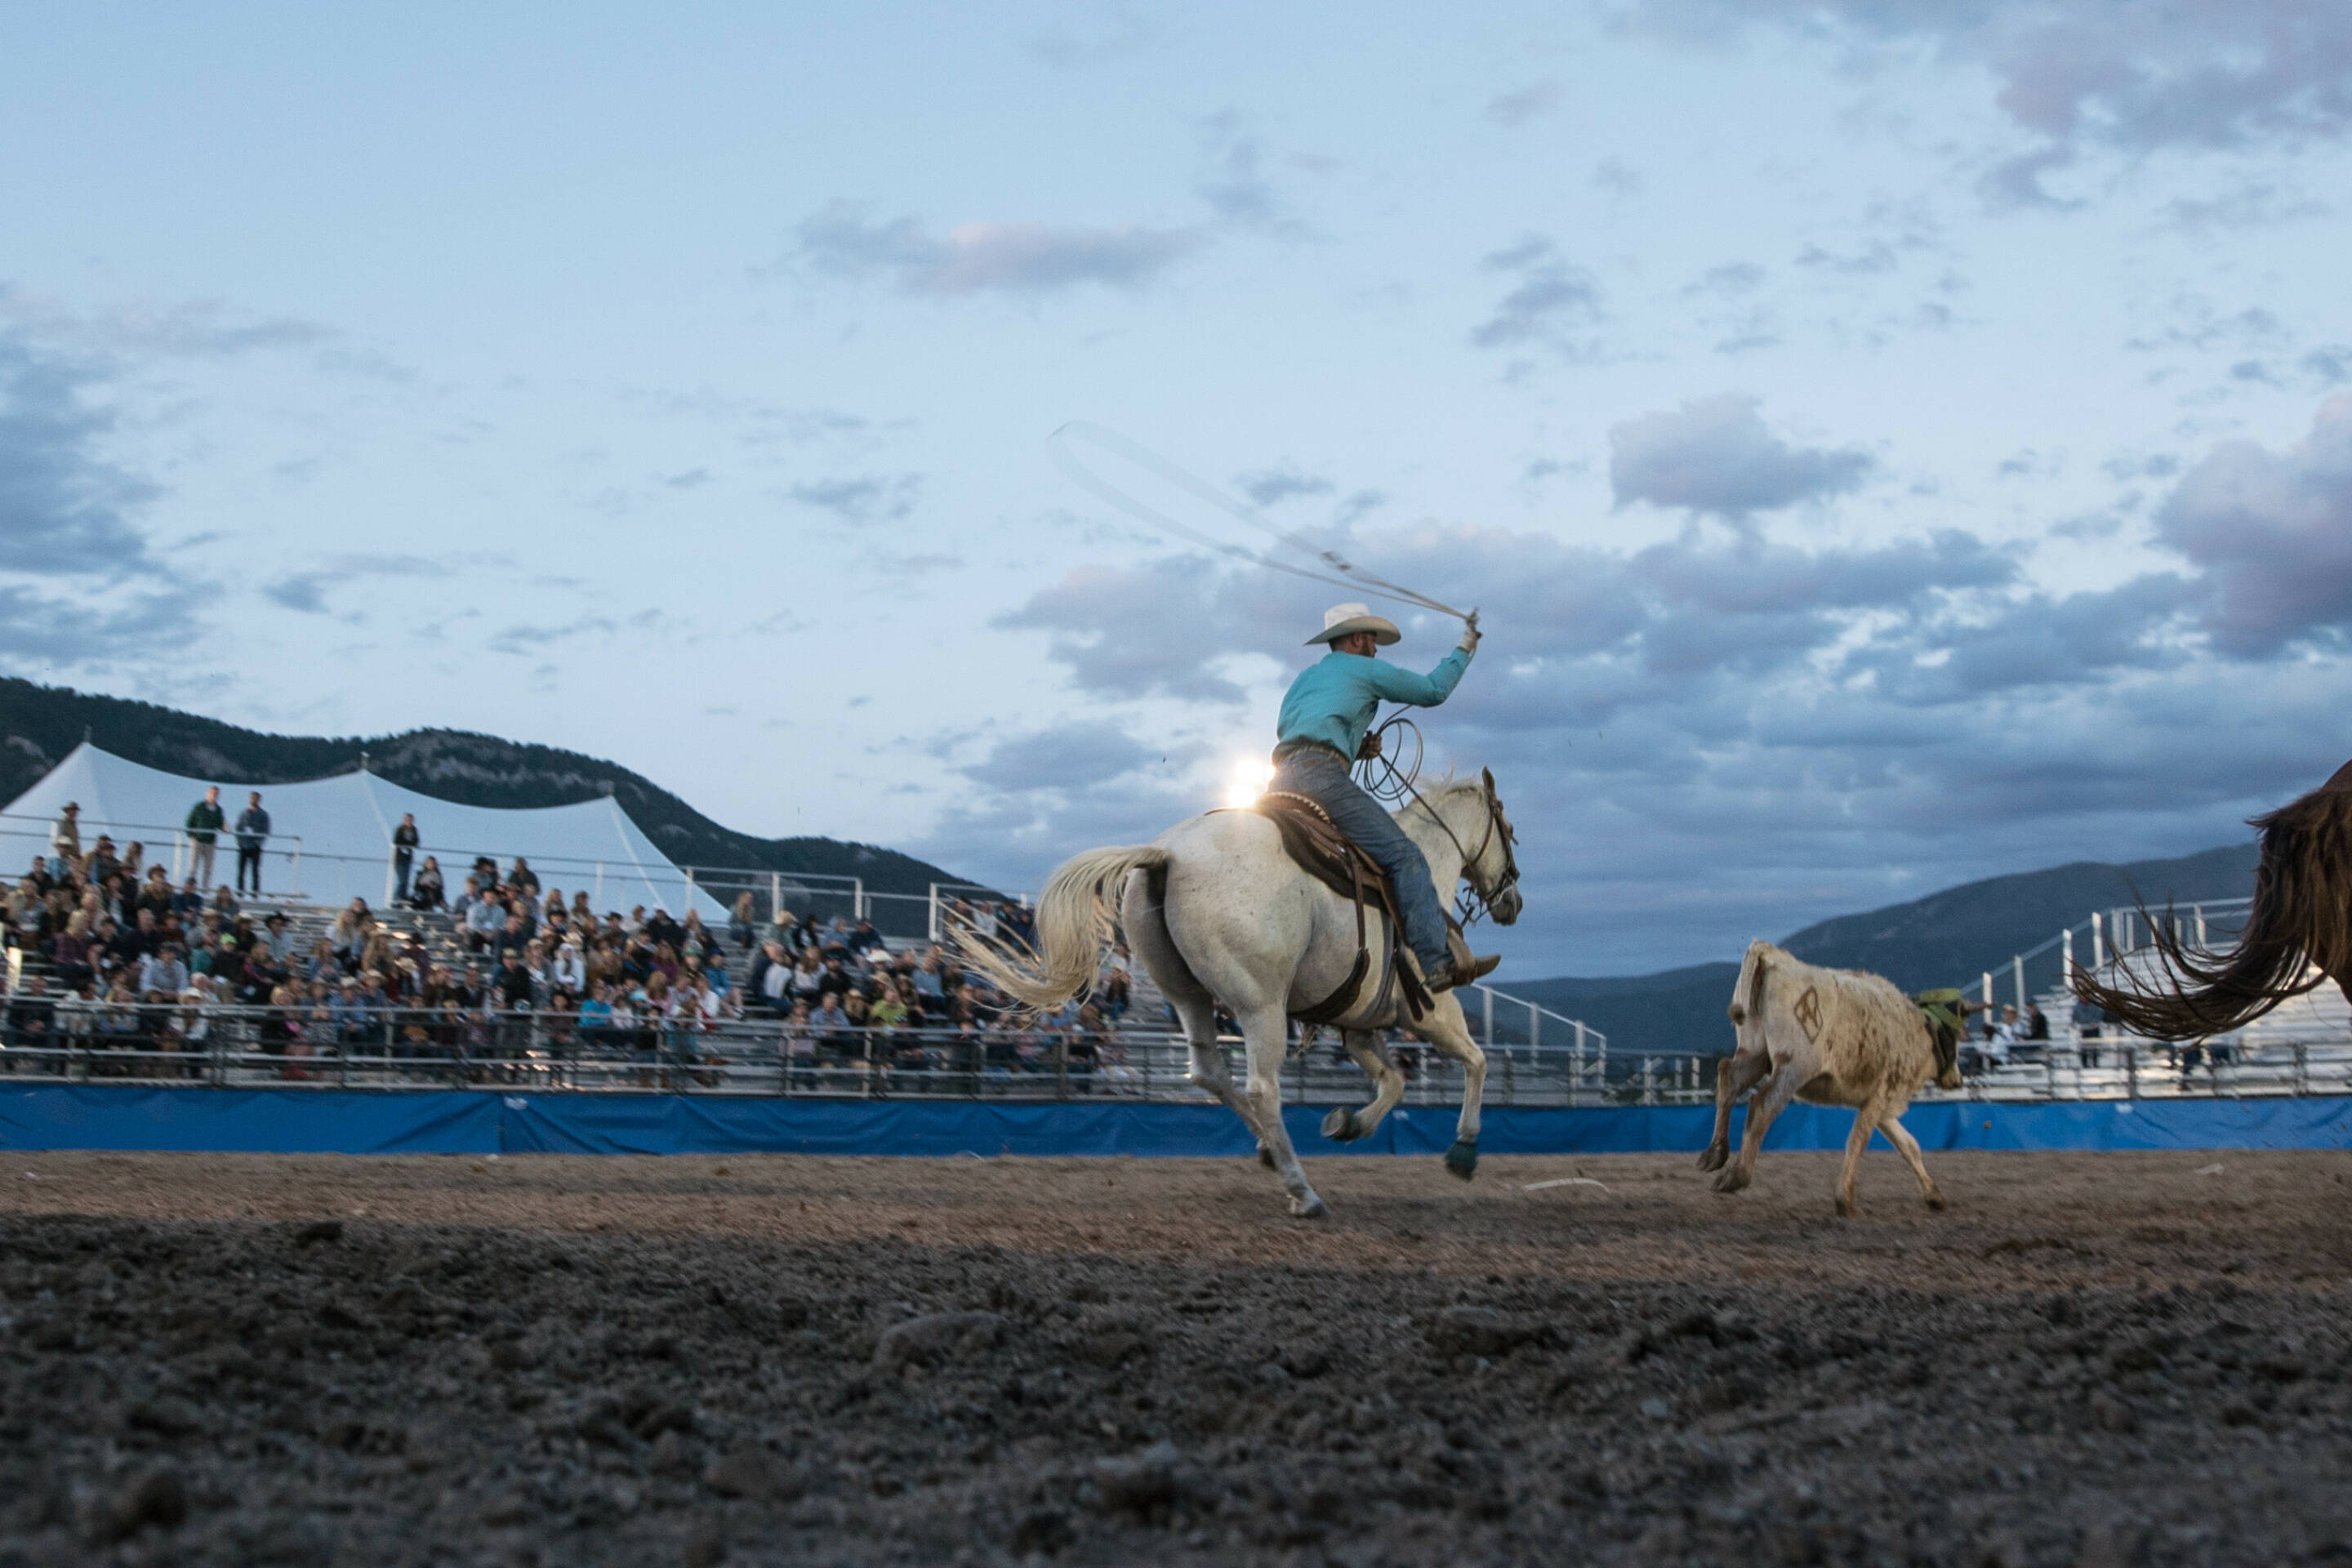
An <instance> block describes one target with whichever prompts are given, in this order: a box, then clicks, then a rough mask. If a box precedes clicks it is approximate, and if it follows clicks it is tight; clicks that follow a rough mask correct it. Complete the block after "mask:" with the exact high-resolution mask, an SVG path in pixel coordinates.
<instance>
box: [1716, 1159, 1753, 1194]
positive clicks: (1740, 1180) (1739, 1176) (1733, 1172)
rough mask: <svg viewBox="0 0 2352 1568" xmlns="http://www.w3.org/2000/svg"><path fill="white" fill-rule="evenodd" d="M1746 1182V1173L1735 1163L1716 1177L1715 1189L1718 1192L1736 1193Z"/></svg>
mask: <svg viewBox="0 0 2352 1568" xmlns="http://www.w3.org/2000/svg"><path fill="white" fill-rule="evenodd" d="M1747 1184H1748V1175H1747V1173H1746V1172H1744V1171H1742V1170H1741V1169H1740V1168H1739V1167H1738V1166H1737V1165H1734V1166H1732V1167H1731V1168H1730V1169H1729V1170H1727V1171H1726V1172H1724V1173H1723V1174H1721V1175H1719V1176H1717V1177H1716V1179H1715V1190H1716V1191H1717V1192H1718V1193H1736V1192H1738V1190H1739V1189H1740V1188H1742V1187H1744V1186H1746V1185H1747Z"/></svg>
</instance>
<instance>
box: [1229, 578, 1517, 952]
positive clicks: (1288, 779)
mask: <svg viewBox="0 0 2352 1568" xmlns="http://www.w3.org/2000/svg"><path fill="white" fill-rule="evenodd" d="M1403 638H1404V634H1403V633H1402V632H1400V631H1398V630H1397V628H1396V624H1395V623H1394V622H1393V621H1391V620H1388V619H1387V618H1386V617H1384V616H1376V615H1374V614H1372V611H1371V606H1370V605H1359V604H1347V605H1332V606H1331V607H1330V608H1329V609H1328V610H1326V611H1324V612H1323V629H1322V630H1321V631H1319V632H1317V633H1316V634H1315V635H1314V636H1313V637H1308V638H1307V646H1308V647H1313V646H1314V645H1315V644H1317V643H1323V644H1327V645H1328V647H1329V648H1330V650H1331V651H1330V652H1328V653H1327V654H1325V655H1324V656H1323V657H1322V658H1319V659H1318V660H1317V661H1316V662H1315V663H1313V664H1310V665H1308V666H1307V668H1306V669H1305V670H1303V671H1301V672H1300V674H1299V677H1298V679H1296V680H1294V681H1292V682H1291V683H1290V690H1289V692H1288V693H1287V694H1286V695H1285V696H1284V698H1283V700H1282V714H1281V717H1280V719H1279V721H1277V730H1276V740H1275V746H1274V767H1275V773H1274V781H1273V783H1272V784H1269V785H1268V786H1267V787H1268V788H1270V789H1278V790H1288V791H1290V792H1291V793H1293V794H1296V795H1305V796H1307V798H1308V799H1310V800H1312V801H1314V802H1315V804H1316V805H1319V806H1321V807H1322V808H1323V809H1324V810H1325V811H1326V812H1327V813H1328V814H1329V816H1330V818H1331V821H1332V824H1333V825H1334V826H1337V827H1338V828H1339V831H1340V832H1342V833H1344V834H1346V835H1347V836H1348V837H1349V838H1352V839H1354V840H1355V841H1356V843H1358V844H1359V845H1360V846H1362V847H1363V849H1364V851H1365V852H1366V853H1367V854H1369V855H1370V856H1371V858H1373V859H1375V860H1377V861H1379V862H1380V864H1381V869H1382V870H1384V871H1386V872H1387V873H1388V874H1389V879H1390V880H1391V882H1393V883H1394V884H1395V885H1396V890H1397V900H1398V902H1400V903H1401V904H1402V905H1403V906H1404V907H1403V909H1402V911H1401V913H1402V917H1403V921H1404V937H1405V944H1406V945H1407V946H1408V947H1410V948H1412V952H1413V956H1414V957H1415V958H1417V959H1419V960H1420V961H1421V973H1422V978H1423V980H1425V981H1427V982H1428V984H1429V988H1430V989H1431V990H1433V991H1444V990H1445V989H1447V988H1449V987H1451V986H1454V985H1466V984H1469V983H1470V982H1471V981H1473V980H1475V979H1477V978H1478V977H1479V976H1480V975H1482V974H1486V973H1490V972H1491V971H1492V970H1493V969H1494V967H1495V965H1496V963H1500V962H1501V960H1500V959H1498V958H1480V959H1473V960H1471V961H1469V962H1467V963H1456V962H1455V961H1454V956H1453V953H1452V952H1451V951H1450V949H1449V947H1448V945H1447V942H1446V929H1445V907H1444V904H1442V903H1441V902H1439V900H1438V894H1437V883H1436V881H1435V879H1433V878H1432V877H1431V875H1430V871H1429V862H1428V861H1427V860H1425V859H1423V858H1422V853H1421V850H1420V849H1419V848H1418V847H1416V846H1415V845H1414V844H1413V841H1412V839H1410V838H1408V837H1405V836H1404V830H1403V829H1402V828H1401V827H1399V826H1397V825H1396V819H1395V818H1394V817H1391V816H1390V815H1389V814H1388V813H1387V811H1385V810H1384V809H1382V808H1381V804H1380V802H1378V801H1376V800H1374V799H1373V798H1372V797H1371V796H1370V795H1367V794H1365V793H1364V791H1363V790H1362V788H1361V787H1360V786H1359V785H1358V784H1357V783H1356V781H1355V779H1354V778H1353V777H1351V776H1350V774H1349V770H1350V769H1351V768H1352V767H1353V766H1354V765H1355V760H1356V758H1357V757H1358V756H1360V755H1370V754H1372V753H1371V752H1370V751H1368V750H1367V745H1368V742H1367V740H1366V736H1367V734H1368V732H1369V731H1370V729H1371V727H1372V718H1373V715H1374V714H1375V713H1376V712H1378V710H1379V709H1380V705H1381V702H1382V701H1384V700H1385V701H1389V702H1402V703H1406V704H1408V705H1410V706H1412V707H1415V708H1434V707H1436V706H1437V705H1438V704H1439V703H1441V702H1443V701H1444V700H1446V698H1447V697H1449V696H1451V695H1452V694H1453V691H1454V686H1455V684H1456V683H1457V682H1459V681H1460V680H1461V679H1462V674H1463V671H1465V670H1466V669H1468V668H1470V658H1471V656H1472V655H1473V654H1475V653H1476V652H1477V651H1478V624H1477V622H1476V621H1475V619H1474V620H1471V621H1468V622H1467V623H1465V626H1464V627H1463V630H1462V640H1461V642H1460V643H1459V644H1457V645H1456V646H1455V647H1454V651H1453V652H1451V653H1449V654H1447V655H1446V656H1445V657H1444V658H1442V659H1439V660H1438V661H1437V667H1436V668H1434V669H1432V670H1431V671H1430V672H1429V673H1428V674H1427V675H1416V674H1414V673H1413V672H1412V670H1410V669H1403V668H1399V667H1398V666H1396V665H1392V664H1382V663H1381V660H1380V651H1379V650H1380V649H1381V648H1383V647H1391V646H1393V645H1394V644H1396V643H1398V642H1401V641H1402V640H1403ZM1370 743H1371V744H1377V742H1370Z"/></svg>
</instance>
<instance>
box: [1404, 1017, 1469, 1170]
mask: <svg viewBox="0 0 2352 1568" xmlns="http://www.w3.org/2000/svg"><path fill="white" fill-rule="evenodd" d="M1417 1027H1418V1028H1419V1029H1420V1030H1421V1033H1422V1034H1423V1036H1424V1037H1426V1038H1427V1039H1428V1041H1429V1043H1430V1044H1431V1045H1433V1046H1435V1047H1437V1048H1438V1049H1439V1050H1441V1051H1444V1053H1445V1054H1446V1055H1447V1056H1449V1057H1452V1058H1454V1060H1455V1061H1458V1062H1460V1063H1461V1064H1462V1114H1461V1115H1460V1116H1458V1117H1457V1118H1455V1119H1454V1147H1452V1148H1451V1149H1448V1150H1447V1151H1446V1152H1445V1168H1446V1170H1448V1171H1450V1172H1451V1173H1454V1175H1456V1176H1459V1177H1461V1178H1462V1179H1463V1180H1464V1181H1465V1182H1466V1181H1468V1180H1469V1179H1470V1178H1471V1177H1473V1176H1475V1175H1476V1174H1477V1173H1478V1108H1479V1105H1480V1103H1481V1102H1482V1101H1484V1100H1485V1099H1486V1052H1484V1051H1482V1050H1480V1049H1479V1048H1478V1042H1477V1041H1475V1040H1474V1039H1472V1038H1471V1037H1470V1022H1469V1020H1468V1019H1466V1018H1465V1017H1464V1016H1462V1003H1461V1000H1460V999H1459V998H1458V997H1456V996H1455V995H1454V993H1453V992H1451V991H1444V992H1440V993H1439V994H1438V996H1437V1005H1435V1006H1434V1007H1433V1008H1431V1009H1430V1011H1429V1014H1428V1016H1425V1017H1423V1019H1422V1020H1421V1023H1420V1024H1419V1025H1418V1026H1417Z"/></svg>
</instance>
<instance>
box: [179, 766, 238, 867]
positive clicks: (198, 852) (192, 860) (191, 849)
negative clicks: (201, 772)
mask: <svg viewBox="0 0 2352 1568" xmlns="http://www.w3.org/2000/svg"><path fill="white" fill-rule="evenodd" d="M227 825H228V816H227V814H226V812H224V811H222V810H221V803H220V785H218V784H213V785H211V786H210V787H208V788H207V789H206V790H205V798H204V799H202V800H200V801H198V802H196V804H195V805H192V806H190V807H188V820H187V824H186V830H187V835H188V875H189V876H190V877H191V878H192V879H194V881H195V882H196V883H197V884H198V885H199V886H208V885H210V883H211V882H212V879H213V854H214V851H215V849H216V848H217V847H218V839H219V837H220V830H221V829H222V828H223V827H225V826H227Z"/></svg>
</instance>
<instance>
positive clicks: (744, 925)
mask: <svg viewBox="0 0 2352 1568" xmlns="http://www.w3.org/2000/svg"><path fill="white" fill-rule="evenodd" d="M758 919H759V906H758V905H757V904H756V903H755V902H754V901H753V900H752V898H751V889H749V888H746V889H743V890H742V891H741V892H740V893H739V894H737V895H736V898H735V909H734V911H733V912H732V913H731V914H730V915H729V916H728V917H727V934H728V935H729V936H730V937H732V938H734V939H735V945H736V946H737V947H740V948H741V949H742V950H743V951H744V952H751V925H752V922H753V921H756V920H758Z"/></svg>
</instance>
